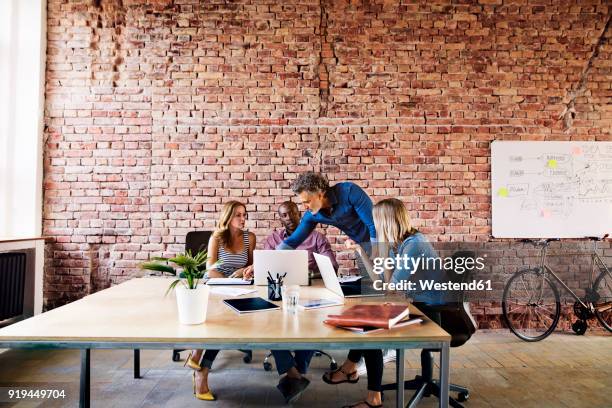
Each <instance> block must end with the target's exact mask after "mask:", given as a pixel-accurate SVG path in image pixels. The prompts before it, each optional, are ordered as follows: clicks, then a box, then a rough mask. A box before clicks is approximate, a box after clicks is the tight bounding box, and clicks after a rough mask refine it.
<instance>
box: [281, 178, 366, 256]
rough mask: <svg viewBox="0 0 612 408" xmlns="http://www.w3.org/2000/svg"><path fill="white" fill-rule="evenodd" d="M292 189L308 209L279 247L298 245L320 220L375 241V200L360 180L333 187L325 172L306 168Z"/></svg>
mask: <svg viewBox="0 0 612 408" xmlns="http://www.w3.org/2000/svg"><path fill="white" fill-rule="evenodd" d="M291 189H292V190H293V192H294V193H296V194H297V195H298V197H300V200H301V201H302V204H303V205H304V207H305V208H306V210H307V211H306V212H305V213H304V216H303V217H302V220H301V221H300V225H298V227H297V228H296V230H295V231H294V232H293V234H291V236H289V237H287V238H286V239H285V240H284V241H283V242H281V243H280V244H279V245H278V246H277V247H276V249H295V248H297V247H298V246H299V245H300V244H301V243H302V242H304V240H305V239H306V238H307V237H308V236H309V235H310V233H311V232H312V231H313V230H314V229H315V228H316V226H317V224H318V223H321V224H326V225H333V226H334V227H337V228H338V229H340V230H341V231H342V232H344V233H345V234H346V235H348V236H349V238H350V239H352V240H353V241H355V242H357V243H359V244H362V245H363V244H365V243H369V242H373V241H375V239H376V229H375V228H374V221H373V219H372V200H370V197H368V195H367V194H366V192H365V191H363V190H362V189H361V187H359V186H358V185H357V184H355V183H351V182H342V183H337V184H335V185H333V186H331V187H330V186H329V181H327V178H325V176H323V175H322V174H319V173H314V172H306V173H303V174H300V175H299V176H298V178H297V179H296V180H295V181H294V182H293V184H292V185H291Z"/></svg>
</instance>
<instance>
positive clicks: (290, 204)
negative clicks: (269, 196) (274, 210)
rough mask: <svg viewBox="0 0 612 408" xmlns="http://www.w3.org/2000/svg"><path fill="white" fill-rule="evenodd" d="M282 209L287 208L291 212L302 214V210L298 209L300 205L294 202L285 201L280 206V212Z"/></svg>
mask: <svg viewBox="0 0 612 408" xmlns="http://www.w3.org/2000/svg"><path fill="white" fill-rule="evenodd" d="M281 207H287V208H288V209H290V210H292V209H293V210H295V211H297V212H298V213H299V212H300V209H299V208H298V205H297V204H296V203H294V202H293V201H283V202H282V203H280V205H279V206H278V210H279V211H280V209H281Z"/></svg>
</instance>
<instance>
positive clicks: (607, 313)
mask: <svg viewBox="0 0 612 408" xmlns="http://www.w3.org/2000/svg"><path fill="white" fill-rule="evenodd" d="M593 292H594V294H595V299H594V301H593V306H594V307H595V315H596V316H597V319H598V320H599V322H600V323H601V325H602V326H603V327H605V328H606V329H607V330H608V331H610V332H612V276H610V274H608V272H607V271H605V270H604V271H602V272H601V273H600V274H599V276H598V277H597V279H595V283H594V284H593Z"/></svg>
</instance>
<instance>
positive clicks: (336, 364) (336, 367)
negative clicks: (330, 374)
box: [329, 361, 338, 371]
mask: <svg viewBox="0 0 612 408" xmlns="http://www.w3.org/2000/svg"><path fill="white" fill-rule="evenodd" d="M329 369H330V370H332V371H334V370H336V369H338V363H336V362H335V361H332V362H331V363H329Z"/></svg>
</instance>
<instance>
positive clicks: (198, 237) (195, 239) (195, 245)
mask: <svg viewBox="0 0 612 408" xmlns="http://www.w3.org/2000/svg"><path fill="white" fill-rule="evenodd" d="M211 236H212V231H189V232H188V233H187V235H186V236H185V251H190V252H191V253H192V254H196V253H198V252H199V251H202V250H204V251H206V250H207V248H208V241H209V240H210V237H211ZM181 351H184V350H176V349H175V350H172V361H180V360H181V354H180V353H181ZM240 351H242V352H243V353H244V357H242V361H244V362H245V363H247V364H248V363H250V362H251V360H253V352H252V351H251V350H240Z"/></svg>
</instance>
